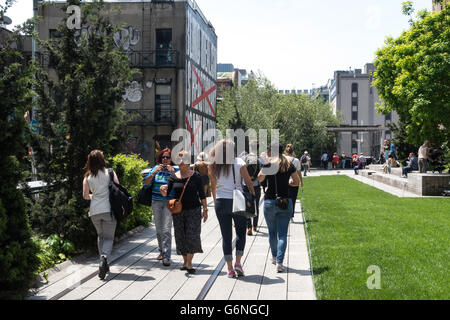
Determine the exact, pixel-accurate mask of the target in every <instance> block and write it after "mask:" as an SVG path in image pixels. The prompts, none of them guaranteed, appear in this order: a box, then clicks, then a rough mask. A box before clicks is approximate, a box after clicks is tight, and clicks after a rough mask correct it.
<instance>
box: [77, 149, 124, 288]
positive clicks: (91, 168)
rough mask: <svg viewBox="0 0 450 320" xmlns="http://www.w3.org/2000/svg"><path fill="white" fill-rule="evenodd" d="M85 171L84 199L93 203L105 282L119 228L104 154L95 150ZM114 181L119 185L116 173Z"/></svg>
mask: <svg viewBox="0 0 450 320" xmlns="http://www.w3.org/2000/svg"><path fill="white" fill-rule="evenodd" d="M84 169H85V170H86V173H85V175H84V179H83V198H84V199H85V200H89V201H91V204H90V207H89V217H90V218H91V221H92V223H93V224H94V227H95V230H96V231H97V246H98V252H99V255H100V266H99V273H98V276H99V278H100V279H102V280H103V279H104V278H105V276H106V273H107V272H109V266H108V258H109V257H110V256H111V251H112V248H113V243H114V233H115V231H116V226H117V221H116V219H115V218H114V215H113V214H112V212H111V205H110V203H109V188H108V187H109V181H110V178H109V174H108V171H107V170H106V163H105V157H104V155H103V152H102V151H100V150H93V151H92V152H91V153H90V154H89V156H88V160H87V162H86V166H85V167H84ZM114 181H115V182H116V183H119V179H118V178H117V175H116V173H115V172H114ZM89 192H92V194H90V193H89Z"/></svg>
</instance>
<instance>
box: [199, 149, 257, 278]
mask: <svg viewBox="0 0 450 320" xmlns="http://www.w3.org/2000/svg"><path fill="white" fill-rule="evenodd" d="M211 159H212V160H211V161H212V163H211V164H210V165H209V167H208V171H209V176H210V178H211V191H212V195H213V198H214V203H215V210H216V215H217V220H219V226H220V232H221V233H222V249H223V254H224V258H225V261H226V263H227V267H228V277H229V278H234V277H236V274H237V275H238V276H243V275H244V270H243V269H242V265H241V258H242V256H243V255H244V248H245V237H246V231H247V218H245V217H243V216H238V215H234V214H233V213H232V212H233V190H234V189H240V190H241V191H242V179H244V181H245V183H246V185H247V186H248V188H249V190H250V192H251V193H252V194H253V196H254V195H255V190H254V188H253V183H252V180H251V178H250V175H249V174H248V171H247V167H246V165H245V162H244V160H242V159H241V158H236V154H235V144H234V142H233V141H231V140H222V141H219V142H218V143H217V144H216V146H215V147H214V149H212V151H211ZM233 171H234V177H233ZM233 221H234V227H235V230H236V263H235V264H234V269H233V247H232V240H233Z"/></svg>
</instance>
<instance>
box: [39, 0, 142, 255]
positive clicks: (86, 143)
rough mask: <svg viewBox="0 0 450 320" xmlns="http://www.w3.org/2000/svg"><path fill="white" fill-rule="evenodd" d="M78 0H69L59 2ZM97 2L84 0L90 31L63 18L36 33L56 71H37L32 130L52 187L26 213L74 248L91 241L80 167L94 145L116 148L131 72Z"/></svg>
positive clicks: (108, 149)
mask: <svg viewBox="0 0 450 320" xmlns="http://www.w3.org/2000/svg"><path fill="white" fill-rule="evenodd" d="M79 4H80V1H79V0H70V1H68V2H67V4H65V5H62V6H61V9H62V10H63V12H66V8H67V6H68V5H79ZM103 7H104V3H103V1H94V2H92V3H83V6H82V12H81V13H82V15H81V17H82V26H89V32H87V33H81V36H77V31H76V30H75V29H69V28H68V27H67V26H66V20H65V19H63V20H62V21H61V25H60V26H59V28H58V30H57V31H58V33H59V35H60V36H59V37H58V38H56V39H50V40H48V41H42V40H38V41H39V45H40V47H41V48H42V49H43V51H44V52H43V53H44V55H45V56H47V57H50V61H51V63H52V65H53V66H54V69H55V71H56V77H54V76H49V75H48V74H47V73H46V72H45V71H41V72H39V73H38V74H37V78H38V80H39V81H38V84H39V85H38V86H37V88H36V90H37V91H38V101H37V118H38V120H39V123H40V132H39V134H36V135H33V148H34V150H35V153H36V161H37V163H38V166H37V167H38V168H37V169H38V175H39V178H40V179H42V180H43V181H45V182H46V183H47V184H48V185H49V186H51V187H49V188H47V189H46V192H43V193H41V195H40V199H39V201H38V202H37V203H36V204H35V206H34V207H33V210H32V218H33V220H32V221H33V225H34V226H35V227H37V228H38V229H39V230H40V231H41V232H43V233H44V235H50V234H54V233H56V234H60V235H63V236H64V237H65V238H66V239H69V240H71V241H72V242H74V243H75V245H76V246H77V247H81V248H84V247H88V246H92V245H93V243H94V240H93V239H94V238H95V230H94V228H93V226H92V223H91V222H90V221H89V218H88V215H87V209H88V206H89V203H88V201H86V200H84V199H83V197H82V181H83V174H84V170H83V168H84V166H85V163H86V161H87V156H88V154H89V153H90V151H91V150H93V149H101V150H103V151H104V153H105V155H106V156H112V155H114V154H117V153H119V152H120V151H121V150H122V147H123V145H124V142H125V134H124V131H125V130H124V126H125V125H126V121H125V112H124V111H123V105H122V101H123V100H122V95H123V93H124V92H125V88H126V87H127V86H128V85H129V83H130V80H131V79H132V75H133V73H134V70H132V69H130V67H129V58H128V56H127V55H126V54H125V53H124V52H123V51H122V49H120V48H118V47H116V46H115V44H114V40H113V35H114V33H115V32H116V31H117V30H118V29H119V27H114V26H112V24H111V23H110V21H109V18H108V17H107V16H106V15H102V14H101V11H102V10H103ZM66 18H67V17H66ZM36 37H37V35H36Z"/></svg>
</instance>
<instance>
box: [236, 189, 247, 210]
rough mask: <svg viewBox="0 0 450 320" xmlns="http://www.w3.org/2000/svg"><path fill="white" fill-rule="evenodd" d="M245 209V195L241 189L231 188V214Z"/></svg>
mask: <svg viewBox="0 0 450 320" xmlns="http://www.w3.org/2000/svg"><path fill="white" fill-rule="evenodd" d="M245 211H246V206H245V197H244V194H243V193H242V191H241V190H238V189H234V190H233V214H236V213H242V212H245Z"/></svg>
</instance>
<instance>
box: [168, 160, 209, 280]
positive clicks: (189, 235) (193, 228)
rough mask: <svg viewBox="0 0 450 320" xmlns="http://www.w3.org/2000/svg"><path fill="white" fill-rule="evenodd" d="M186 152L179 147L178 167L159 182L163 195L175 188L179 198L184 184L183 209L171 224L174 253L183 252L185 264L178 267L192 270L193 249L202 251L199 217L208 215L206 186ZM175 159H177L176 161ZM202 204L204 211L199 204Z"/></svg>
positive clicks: (176, 195)
mask: <svg viewBox="0 0 450 320" xmlns="http://www.w3.org/2000/svg"><path fill="white" fill-rule="evenodd" d="M189 157H190V156H189V154H188V153H187V152H185V151H181V152H180V153H179V154H178V159H177V160H179V161H181V162H180V164H179V167H180V171H178V172H176V173H173V174H172V175H171V176H170V178H169V182H168V184H167V185H164V186H161V193H162V194H163V196H165V195H167V194H170V192H171V191H172V189H173V190H174V192H175V199H180V197H181V193H182V192H183V188H184V186H185V184H186V183H187V182H188V180H189V182H188V184H187V186H186V191H185V192H184V194H183V198H182V199H181V204H182V206H183V210H182V212H181V213H180V214H175V215H173V226H174V231H175V242H176V245H177V254H179V255H182V256H183V260H184V264H183V266H182V267H181V268H180V270H187V271H188V272H189V273H190V274H192V273H195V269H194V268H192V259H193V258H194V254H195V253H203V250H202V244H201V239H200V233H201V220H202V218H203V222H206V220H207V219H208V206H207V204H206V196H205V189H204V188H203V183H202V178H201V176H200V174H199V173H198V172H194V171H193V170H190V169H189ZM177 162H178V161H177ZM202 205H203V214H202V212H201V206H202Z"/></svg>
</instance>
